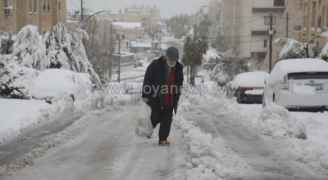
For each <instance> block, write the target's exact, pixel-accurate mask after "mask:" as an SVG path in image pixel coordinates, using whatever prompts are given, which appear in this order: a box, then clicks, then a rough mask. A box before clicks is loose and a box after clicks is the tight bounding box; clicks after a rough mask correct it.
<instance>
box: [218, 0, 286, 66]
mask: <svg viewBox="0 0 328 180" xmlns="http://www.w3.org/2000/svg"><path fill="white" fill-rule="evenodd" d="M222 3H223V4H222V5H223V7H222V11H223V31H224V32H223V36H224V40H225V45H226V49H229V50H230V51H231V54H233V55H235V56H236V57H238V58H252V59H256V60H264V59H265V57H266V54H267V50H268V47H269V40H268V39H269V38H268V26H267V25H265V21H264V17H265V16H268V15H269V14H270V13H272V14H273V15H274V16H275V18H274V23H275V24H276V25H275V30H276V37H278V36H283V35H282V33H283V32H284V28H282V27H281V26H280V25H281V24H283V21H285V18H284V17H283V15H284V12H285V9H286V2H285V0H222Z"/></svg>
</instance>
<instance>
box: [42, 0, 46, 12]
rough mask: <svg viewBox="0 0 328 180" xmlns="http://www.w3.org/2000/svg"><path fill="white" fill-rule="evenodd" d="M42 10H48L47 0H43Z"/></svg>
mask: <svg viewBox="0 0 328 180" xmlns="http://www.w3.org/2000/svg"><path fill="white" fill-rule="evenodd" d="M42 11H43V12H47V0H42Z"/></svg>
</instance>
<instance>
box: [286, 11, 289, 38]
mask: <svg viewBox="0 0 328 180" xmlns="http://www.w3.org/2000/svg"><path fill="white" fill-rule="evenodd" d="M286 37H287V38H289V13H288V12H287V14H286Z"/></svg>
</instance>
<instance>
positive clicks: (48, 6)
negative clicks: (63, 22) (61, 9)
mask: <svg viewBox="0 0 328 180" xmlns="http://www.w3.org/2000/svg"><path fill="white" fill-rule="evenodd" d="M47 10H48V12H50V2H49V0H47Z"/></svg>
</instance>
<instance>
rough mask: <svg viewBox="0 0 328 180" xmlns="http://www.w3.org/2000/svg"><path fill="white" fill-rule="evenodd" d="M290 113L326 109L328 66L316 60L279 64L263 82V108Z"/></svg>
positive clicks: (285, 61)
mask: <svg viewBox="0 0 328 180" xmlns="http://www.w3.org/2000/svg"><path fill="white" fill-rule="evenodd" d="M268 103H276V104H278V105H281V106H283V107H286V108H287V109H289V110H298V109H309V110H311V109H327V108H328V63H327V62H325V61H323V60H319V59H290V60H282V61H280V62H278V63H277V64H276V65H275V67H274V69H273V70H272V72H271V74H270V77H269V78H268V80H267V81H266V87H265V93H264V103H263V104H264V106H265V105H267V104H268Z"/></svg>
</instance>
